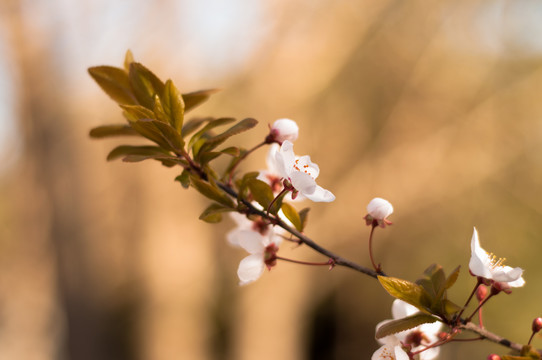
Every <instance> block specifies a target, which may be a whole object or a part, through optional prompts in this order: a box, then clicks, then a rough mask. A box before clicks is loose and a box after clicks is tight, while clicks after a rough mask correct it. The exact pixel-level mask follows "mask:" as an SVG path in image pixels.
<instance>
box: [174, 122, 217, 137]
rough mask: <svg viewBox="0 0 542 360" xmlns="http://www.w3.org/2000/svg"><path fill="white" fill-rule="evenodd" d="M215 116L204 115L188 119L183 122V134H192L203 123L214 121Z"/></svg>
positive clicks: (184, 135)
mask: <svg viewBox="0 0 542 360" xmlns="http://www.w3.org/2000/svg"><path fill="white" fill-rule="evenodd" d="M213 120H214V118H212V117H204V118H193V119H190V120H188V121H186V122H185V123H184V124H183V128H182V130H181V134H182V136H183V138H184V137H186V136H188V135H190V134H192V133H193V132H194V131H196V130H197V129H198V128H199V127H200V126H201V125H203V124H204V123H206V122H210V121H213Z"/></svg>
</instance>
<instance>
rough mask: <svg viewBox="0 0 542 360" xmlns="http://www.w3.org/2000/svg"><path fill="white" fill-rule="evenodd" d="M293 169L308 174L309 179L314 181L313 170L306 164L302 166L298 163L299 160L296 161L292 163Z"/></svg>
mask: <svg viewBox="0 0 542 360" xmlns="http://www.w3.org/2000/svg"><path fill="white" fill-rule="evenodd" d="M294 169H295V170H297V171H299V172H303V173H305V174H308V175H309V176H310V177H311V178H313V179H315V177H314V174H313V169H312V168H311V167H310V166H309V165H308V164H303V163H301V162H299V159H296V161H295V162H294Z"/></svg>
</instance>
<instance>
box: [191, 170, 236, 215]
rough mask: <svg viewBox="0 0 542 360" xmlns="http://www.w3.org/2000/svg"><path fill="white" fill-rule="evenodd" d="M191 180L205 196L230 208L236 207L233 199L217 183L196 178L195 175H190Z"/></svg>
mask: <svg viewBox="0 0 542 360" xmlns="http://www.w3.org/2000/svg"><path fill="white" fill-rule="evenodd" d="M190 182H191V184H192V186H193V187H194V188H195V189H196V190H198V191H199V192H200V193H201V194H202V195H203V196H205V197H207V198H209V199H211V200H214V201H216V202H218V203H220V204H222V205H225V206H227V207H229V208H233V207H234V204H233V200H232V199H231V198H230V197H229V196H228V195H227V194H226V193H225V192H223V191H222V190H220V189H219V188H218V187H217V186H216V185H214V186H213V185H211V184H209V183H206V182H204V181H202V180H200V179H198V178H196V177H195V176H192V177H190Z"/></svg>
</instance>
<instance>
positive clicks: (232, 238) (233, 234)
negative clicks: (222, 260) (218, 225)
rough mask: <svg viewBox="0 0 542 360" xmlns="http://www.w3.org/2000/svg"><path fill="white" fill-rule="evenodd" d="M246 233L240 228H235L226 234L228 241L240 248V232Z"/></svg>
mask: <svg viewBox="0 0 542 360" xmlns="http://www.w3.org/2000/svg"><path fill="white" fill-rule="evenodd" d="M241 231H244V230H243V229H240V228H235V229H233V230H231V231H230V232H228V233H227V234H226V240H228V243H229V244H230V245H231V246H234V247H240V246H241V245H239V232H241Z"/></svg>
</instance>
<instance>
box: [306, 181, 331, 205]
mask: <svg viewBox="0 0 542 360" xmlns="http://www.w3.org/2000/svg"><path fill="white" fill-rule="evenodd" d="M305 197H306V198H308V199H309V200H312V201H314V202H332V201H333V200H335V195H333V193H332V192H331V191H329V190H326V189H324V188H323V187H321V186H319V185H316V189H314V192H313V193H312V194H305Z"/></svg>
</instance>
